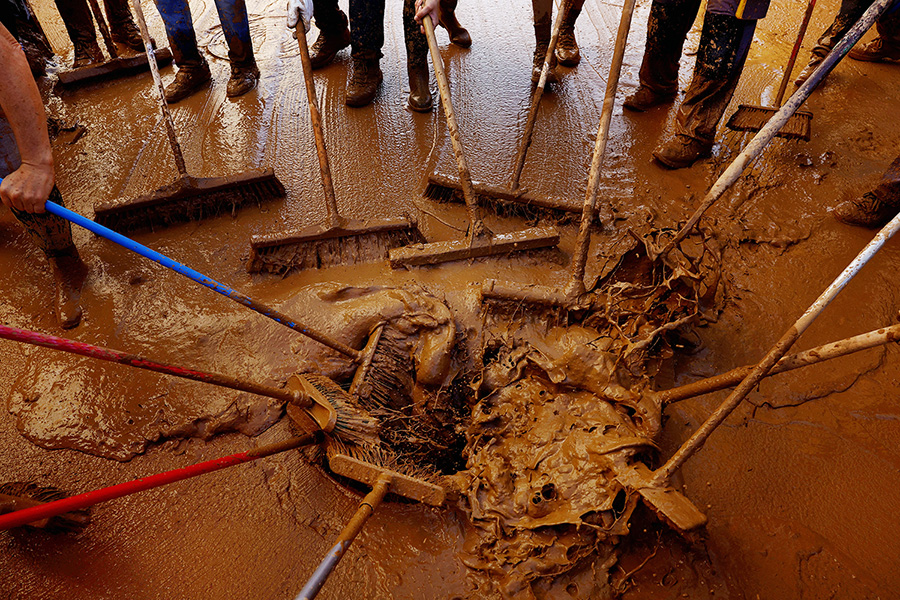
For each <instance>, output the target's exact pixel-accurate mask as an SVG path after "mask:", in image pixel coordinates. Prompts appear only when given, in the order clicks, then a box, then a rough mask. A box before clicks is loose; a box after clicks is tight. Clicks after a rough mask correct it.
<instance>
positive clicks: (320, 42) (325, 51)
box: [309, 25, 350, 69]
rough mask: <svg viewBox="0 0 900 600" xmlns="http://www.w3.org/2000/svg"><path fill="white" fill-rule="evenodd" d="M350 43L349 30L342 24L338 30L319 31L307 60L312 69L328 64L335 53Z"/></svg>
mask: <svg viewBox="0 0 900 600" xmlns="http://www.w3.org/2000/svg"><path fill="white" fill-rule="evenodd" d="M349 45H350V30H349V29H348V28H347V26H346V25H344V28H343V29H342V30H341V31H340V32H328V31H320V32H319V37H317V38H316V42H315V43H314V44H313V45H312V48H310V49H309V62H310V64H312V68H313V69H321V68H322V67H325V66H328V65H330V64H331V63H332V61H333V60H334V57H335V56H337V53H338V52H340V51H341V50H343V49H344V48H346V47H347V46H349Z"/></svg>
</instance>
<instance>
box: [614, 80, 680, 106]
mask: <svg viewBox="0 0 900 600" xmlns="http://www.w3.org/2000/svg"><path fill="white" fill-rule="evenodd" d="M674 99H675V92H671V93H668V94H660V93H659V92H655V91H653V90H651V89H650V88H648V87H647V86H645V85H642V86H640V87H638V89H637V91H636V92H635V93H633V94H632V95H630V96H628V97H627V98H625V102H624V103H623V104H622V106H624V107H625V108H627V109H628V110H633V111H635V112H644V111H647V110H650V109H651V108H653V107H654V106H659V105H660V104H668V103H669V102H671V101H672V100H674Z"/></svg>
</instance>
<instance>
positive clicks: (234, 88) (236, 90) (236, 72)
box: [225, 61, 259, 98]
mask: <svg viewBox="0 0 900 600" xmlns="http://www.w3.org/2000/svg"><path fill="white" fill-rule="evenodd" d="M257 81H259V68H258V67H257V66H256V61H253V62H252V63H250V64H248V65H246V66H237V65H231V77H230V78H229V79H228V87H227V88H226V91H225V95H226V96H228V97H229V98H235V97H237V96H242V95H244V94H246V93H247V92H249V91H250V90H252V89H253V88H255V87H256V82H257Z"/></svg>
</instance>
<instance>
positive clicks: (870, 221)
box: [831, 189, 900, 229]
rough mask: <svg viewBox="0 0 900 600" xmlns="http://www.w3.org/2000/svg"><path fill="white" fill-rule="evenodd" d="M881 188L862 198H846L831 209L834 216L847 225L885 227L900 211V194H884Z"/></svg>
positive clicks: (872, 227) (873, 227) (867, 193)
mask: <svg viewBox="0 0 900 600" xmlns="http://www.w3.org/2000/svg"><path fill="white" fill-rule="evenodd" d="M878 192H879V190H877V189H876V190H875V191H872V192H866V193H865V194H863V195H862V197H860V198H856V199H853V200H844V201H843V202H841V203H840V204H838V205H837V206H835V207H834V208H833V209H832V210H831V214H833V215H834V218H835V219H837V220H838V221H840V222H841V223H846V224H847V225H858V226H860V227H869V228H871V229H875V228H877V227H883V226H884V225H886V224H887V222H888V221H890V220H891V219H892V218H893V217H894V216H895V215H896V214H897V213H898V212H900V194H896V195H894V196H893V197H888V196H886V195H885V196H882V195H881V194H879V193H878Z"/></svg>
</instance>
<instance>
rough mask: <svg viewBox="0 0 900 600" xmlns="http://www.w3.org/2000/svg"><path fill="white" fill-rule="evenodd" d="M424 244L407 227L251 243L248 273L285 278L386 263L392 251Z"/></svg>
mask: <svg viewBox="0 0 900 600" xmlns="http://www.w3.org/2000/svg"><path fill="white" fill-rule="evenodd" d="M423 241H425V238H424V236H422V234H421V233H420V232H419V230H418V228H417V227H415V226H414V225H410V226H408V227H405V228H403V229H394V230H381V231H368V232H364V231H361V232H359V233H353V234H349V235H346V236H341V237H330V238H327V239H306V240H303V239H296V238H294V237H292V238H291V239H290V241H285V242H284V243H281V244H278V243H274V244H273V243H272V242H271V241H267V242H266V244H265V245H263V244H261V243H257V242H255V241H254V242H251V250H250V260H249V262H248V263H247V270H248V271H249V272H250V273H260V272H266V273H274V274H276V275H285V274H287V273H289V272H291V271H294V270H304V269H324V268H328V267H334V266H339V265H354V264H360V263H368V262H377V261H382V260H386V259H387V257H388V253H389V252H390V251H391V250H392V249H394V248H401V247H403V246H408V245H410V244H418V243H421V242H423Z"/></svg>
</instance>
